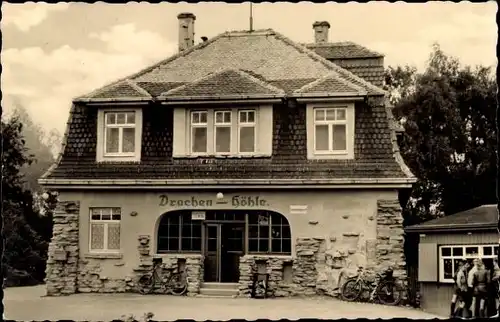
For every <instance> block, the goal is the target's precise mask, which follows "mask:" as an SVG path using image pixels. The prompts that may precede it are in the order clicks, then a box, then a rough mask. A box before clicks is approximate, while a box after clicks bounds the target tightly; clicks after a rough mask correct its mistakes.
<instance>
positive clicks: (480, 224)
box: [405, 205, 498, 233]
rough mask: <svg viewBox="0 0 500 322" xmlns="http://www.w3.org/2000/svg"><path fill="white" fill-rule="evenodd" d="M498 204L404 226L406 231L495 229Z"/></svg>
mask: <svg viewBox="0 0 500 322" xmlns="http://www.w3.org/2000/svg"><path fill="white" fill-rule="evenodd" d="M497 207H498V206H497V205H483V206H480V207H476V208H472V209H469V210H465V211H462V212H459V213H456V214H454V215H449V216H446V217H441V218H436V219H432V220H429V221H426V222H424V223H422V224H418V225H413V226H409V227H406V229H405V230H406V231H407V232H422V233H423V232H434V231H453V230H455V231H457V230H477V229H496V227H497V225H498V208H497Z"/></svg>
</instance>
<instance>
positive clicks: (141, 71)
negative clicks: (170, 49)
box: [73, 31, 228, 100]
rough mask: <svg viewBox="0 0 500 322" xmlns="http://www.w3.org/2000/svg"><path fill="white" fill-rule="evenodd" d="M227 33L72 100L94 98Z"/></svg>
mask: <svg viewBox="0 0 500 322" xmlns="http://www.w3.org/2000/svg"><path fill="white" fill-rule="evenodd" d="M227 33H228V32H227V31H226V32H223V33H220V34H218V35H216V36H215V37H212V38H210V39H208V40H207V41H204V42H201V43H199V44H198V45H195V46H193V47H190V48H189V49H186V50H183V51H181V52H178V53H177V54H174V55H173V56H170V57H168V58H166V59H162V60H161V61H159V62H157V63H155V64H153V65H150V66H148V67H146V68H143V69H142V70H140V71H138V72H136V73H134V74H131V75H128V76H126V77H122V78H120V79H118V80H116V81H114V82H111V83H109V84H107V85H104V86H102V87H100V88H98V89H96V90H94V91H92V92H90V93H88V94H86V95H81V96H79V97H77V98H74V99H73V100H78V99H80V98H85V97H90V96H94V95H95V94H96V93H99V92H101V90H104V89H106V88H108V87H112V86H114V85H116V84H118V83H121V82H123V81H125V80H127V79H130V80H133V79H135V78H138V77H139V76H142V75H144V74H147V73H149V72H151V71H153V70H155V69H156V68H158V67H160V66H162V65H164V64H167V63H169V62H171V61H173V60H175V59H177V58H180V57H183V56H186V55H188V54H190V53H191V52H193V51H195V50H198V49H201V48H203V47H206V46H208V45H210V44H211V43H213V42H215V41H216V40H218V39H220V38H222V37H224V36H225V35H226V34H227Z"/></svg>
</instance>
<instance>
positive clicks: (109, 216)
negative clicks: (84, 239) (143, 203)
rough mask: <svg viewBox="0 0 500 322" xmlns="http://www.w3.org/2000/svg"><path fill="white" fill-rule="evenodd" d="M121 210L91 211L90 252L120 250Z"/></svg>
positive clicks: (96, 209) (97, 209)
mask: <svg viewBox="0 0 500 322" xmlns="http://www.w3.org/2000/svg"><path fill="white" fill-rule="evenodd" d="M120 221H121V209H120V208H91V209H90V247H89V250H90V252H118V251H119V250H120Z"/></svg>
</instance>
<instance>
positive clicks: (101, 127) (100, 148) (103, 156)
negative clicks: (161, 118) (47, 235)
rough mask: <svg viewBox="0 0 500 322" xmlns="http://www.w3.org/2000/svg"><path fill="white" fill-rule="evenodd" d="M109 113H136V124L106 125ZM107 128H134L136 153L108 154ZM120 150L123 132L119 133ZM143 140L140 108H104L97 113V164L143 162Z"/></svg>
mask: <svg viewBox="0 0 500 322" xmlns="http://www.w3.org/2000/svg"><path fill="white" fill-rule="evenodd" d="M109 113H116V114H119V113H134V118H135V123H134V124H113V125H108V124H106V115H107V114H109ZM107 127H117V128H134V129H135V131H134V135H135V141H134V152H126V153H120V152H111V153H108V152H106V135H107V131H106V129H107ZM119 133H120V134H119V136H118V137H119V143H118V144H119V150H121V149H122V148H123V147H122V140H123V139H122V138H123V134H122V133H123V130H121V131H120V132H119ZM141 139H142V109H140V108H120V109H116V108H113V109H110V108H102V109H99V110H98V113H97V147H96V152H97V153H96V160H97V162H103V161H111V162H112V161H117V162H120V161H135V162H139V161H140V160H141V143H142V142H141Z"/></svg>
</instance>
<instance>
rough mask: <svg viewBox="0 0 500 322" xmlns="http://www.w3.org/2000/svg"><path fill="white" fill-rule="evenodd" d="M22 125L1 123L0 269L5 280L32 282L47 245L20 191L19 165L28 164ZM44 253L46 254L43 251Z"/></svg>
mask: <svg viewBox="0 0 500 322" xmlns="http://www.w3.org/2000/svg"><path fill="white" fill-rule="evenodd" d="M22 127H23V126H22V124H21V122H20V121H19V120H18V119H17V118H15V117H14V118H11V119H10V120H9V121H8V122H4V121H3V120H2V128H1V132H2V148H3V151H2V152H3V153H2V211H3V218H4V220H3V224H4V236H5V243H4V247H5V248H4V249H5V251H4V256H3V263H2V270H3V271H4V272H5V271H6V273H7V277H8V278H9V277H10V278H11V279H12V278H18V279H23V280H24V282H26V283H35V281H36V280H37V279H39V278H40V276H38V275H39V274H37V272H36V267H37V266H40V264H41V263H43V262H44V260H45V258H44V250H45V249H46V248H47V242H46V241H44V240H42V238H41V237H40V235H39V234H38V233H37V232H36V231H35V230H34V229H33V227H31V226H30V225H29V224H28V222H27V220H26V217H27V216H30V214H31V213H32V207H31V204H32V200H33V199H32V195H31V192H30V191H27V190H25V189H24V178H23V175H22V173H21V171H20V170H21V168H22V167H23V166H26V165H29V164H30V163H31V162H32V155H29V154H28V151H27V148H26V147H25V141H24V139H23V138H22V134H21V133H22ZM45 253H46V251H45Z"/></svg>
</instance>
